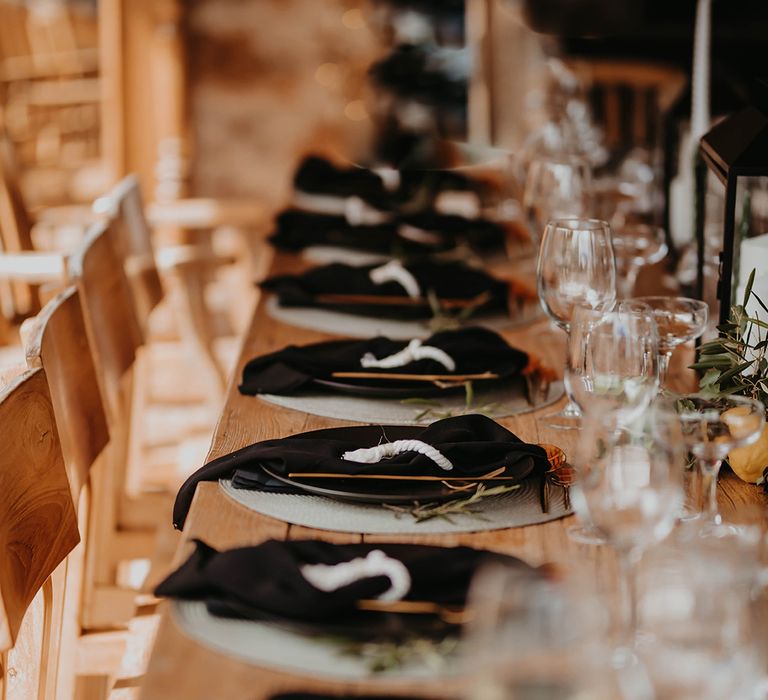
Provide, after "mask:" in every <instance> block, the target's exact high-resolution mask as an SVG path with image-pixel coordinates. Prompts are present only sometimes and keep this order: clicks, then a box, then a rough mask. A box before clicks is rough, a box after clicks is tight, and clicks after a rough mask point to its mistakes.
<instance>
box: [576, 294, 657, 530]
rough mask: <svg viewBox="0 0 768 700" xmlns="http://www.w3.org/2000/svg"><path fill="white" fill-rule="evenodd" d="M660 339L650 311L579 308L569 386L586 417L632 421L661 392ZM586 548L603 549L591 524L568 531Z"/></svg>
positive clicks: (641, 309) (646, 308)
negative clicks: (605, 414)
mask: <svg viewBox="0 0 768 700" xmlns="http://www.w3.org/2000/svg"><path fill="white" fill-rule="evenodd" d="M658 350H659V348H658V335H657V333H656V322H655V321H654V319H653V312H652V311H651V309H650V308H649V307H645V308H639V306H636V308H634V309H627V308H625V307H624V305H622V304H619V306H618V308H617V309H616V310H615V311H610V312H604V311H596V310H594V309H591V308H589V307H584V306H578V307H576V309H575V310H574V312H573V317H572V319H571V333H570V344H569V357H568V364H567V366H566V370H565V386H566V389H567V391H568V392H569V396H571V397H572V398H573V400H574V401H575V402H576V404H577V405H578V406H579V408H580V409H581V410H582V412H585V411H586V410H587V407H588V406H589V407H590V408H600V409H603V410H613V411H616V412H617V414H618V415H619V417H620V418H621V417H625V418H626V419H630V420H631V419H632V418H633V417H634V416H636V415H638V414H639V413H642V412H643V411H644V410H646V409H647V408H648V405H649V404H650V402H651V401H652V400H653V398H654V397H655V396H656V394H657V392H658ZM568 534H569V536H570V537H571V538H572V539H573V540H575V541H577V542H581V543H582V544H605V539H604V538H603V536H602V534H601V533H600V531H599V530H597V528H595V527H594V526H593V525H592V524H591V523H585V524H583V525H577V526H574V527H572V528H569V530H568Z"/></svg>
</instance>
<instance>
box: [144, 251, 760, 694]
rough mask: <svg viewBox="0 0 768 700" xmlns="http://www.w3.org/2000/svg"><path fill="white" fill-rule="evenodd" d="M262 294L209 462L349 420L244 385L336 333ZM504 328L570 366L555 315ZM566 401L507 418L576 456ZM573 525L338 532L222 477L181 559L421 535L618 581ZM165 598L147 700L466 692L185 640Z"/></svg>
mask: <svg viewBox="0 0 768 700" xmlns="http://www.w3.org/2000/svg"><path fill="white" fill-rule="evenodd" d="M301 266H302V263H301V262H300V261H299V259H298V258H297V257H295V256H292V255H287V254H278V255H277V256H275V259H274V261H273V264H272V271H273V272H283V271H287V270H295V269H297V268H298V267H301ZM263 301H264V300H263V299H262V300H261V301H260V302H259V303H258V305H257V307H256V309H255V313H254V315H253V321H252V324H251V327H250V329H249V331H248V333H247V334H246V337H245V339H244V342H243V346H242V349H241V352H240V358H239V361H238V364H237V367H236V368H235V373H234V375H233V378H232V381H231V382H230V386H229V389H228V394H227V397H226V401H225V405H224V408H223V411H222V414H221V417H220V419H219V422H218V424H217V426H216V429H215V432H214V436H213V440H212V445H211V449H210V452H209V454H208V460H211V459H213V458H215V457H219V456H221V455H224V454H228V453H230V452H232V451H234V450H237V449H239V448H241V447H244V446H245V445H248V444H251V443H254V442H258V441H260V440H267V439H270V438H278V437H284V436H286V435H291V434H293V433H298V432H303V431H307V430H314V429H318V428H328V427H335V426H340V425H344V424H345V423H343V422H340V421H336V420H331V419H327V418H322V417H318V416H312V415H308V414H305V413H301V412H298V411H293V410H290V409H286V408H282V407H279V406H276V405H273V404H268V403H266V402H264V401H261V400H259V399H258V398H256V397H253V396H243V395H241V394H240V393H239V392H238V390H237V383H238V380H239V378H240V376H241V372H242V368H243V365H244V364H245V363H246V362H247V361H248V360H249V359H250V358H252V357H254V356H257V355H261V354H264V353H267V352H272V351H274V350H278V349H280V348H282V347H284V346H285V345H288V344H291V343H293V344H305V343H311V342H318V341H322V340H327V339H330V338H331V337H332V336H330V335H325V334H322V333H318V332H314V331H310V330H304V329H300V328H295V327H292V326H287V325H285V324H283V323H280V322H278V321H275V320H273V319H271V318H270V317H269V316H268V315H267V313H266V311H265V308H264V303H263ZM503 335H504V336H505V337H506V338H507V340H508V341H509V342H510V343H512V344H513V345H515V346H517V347H519V348H521V349H523V350H527V351H529V352H532V353H535V354H536V355H538V356H539V357H540V358H541V359H542V360H544V361H545V362H546V363H548V364H549V365H550V366H552V367H554V368H556V369H558V370H559V369H560V368H561V367H562V363H563V359H562V358H563V354H564V335H563V334H562V333H561V332H560V331H557V330H556V329H553V328H552V327H551V326H550V324H549V323H548V322H547V321H541V322H538V323H536V324H533V325H531V326H528V327H526V328H524V329H516V330H514V331H509V332H505V333H504V334H503ZM688 359H689V357H685V356H683V357H676V358H673V370H672V372H671V374H672V375H674V376H675V378H676V380H677V381H678V382H681V383H682V382H685V383H688V382H690V381H691V375H690V374H689V373H688V370H685V369H681V368H684V367H685V366H686V365H687V360H688ZM675 360H676V362H675ZM561 405H562V402H561V404H557V405H555V406H550V407H547V408H544V409H541V410H539V411H536V412H530V413H526V414H523V415H519V416H514V417H510V418H506V419H502V420H500V421H499V422H500V423H502V424H503V425H505V426H506V427H507V428H509V429H510V430H512V432H514V433H515V434H516V435H518V436H519V437H520V438H522V439H523V440H526V441H528V442H533V443H544V442H548V443H553V444H557V445H559V446H561V447H562V448H563V449H564V450H565V451H566V454H572V453H573V449H574V446H575V439H576V437H577V432H576V431H558V430H551V429H548V428H547V427H546V426H543V425H541V424H540V423H539V422H538V419H539V418H540V416H541V415H542V414H546V413H550V412H551V411H553V410H556V409H558V408H559V407H560V406H561ZM719 494H720V501H721V507H722V509H723V512H724V513H727V512H729V511H730V510H732V509H734V508H735V507H737V506H738V505H739V504H740V503H745V502H751V503H754V502H761V503H763V504H764V505H768V498H766V497H765V496H764V495H763V494H762V493H761V491H760V490H759V489H757V488H756V487H754V486H749V485H746V484H744V483H743V482H741V481H739V480H738V479H737V478H736V477H734V476H733V475H732V474H730V473H728V474H725V475H724V476H723V478H722V479H721V488H720V490H719ZM574 522H575V520H574V518H573V517H568V518H561V519H559V520H555V521H552V522H549V523H545V524H542V525H534V526H529V527H520V528H511V529H505V530H493V531H489V532H480V533H470V534H447V535H362V534H354V533H338V532H330V531H326V530H315V529H311V528H306V527H299V526H295V525H289V524H287V523H285V522H282V521H279V520H275V519H272V518H269V517H266V516H263V515H260V514H258V513H254V512H252V511H250V510H248V509H247V508H245V507H243V506H242V505H240V504H238V503H235V502H234V501H232V500H231V499H229V498H228V497H227V496H226V495H224V494H223V493H222V492H221V490H220V489H219V486H218V484H216V483H214V482H207V483H201V484H199V485H198V487H197V491H196V494H195V498H194V501H193V503H192V506H191V509H190V511H189V515H188V516H187V521H186V525H185V529H184V533H183V537H182V544H181V547H180V549H179V551H178V553H177V557H176V562H175V564H179V563H180V562H181V561H183V560H184V559H185V558H186V556H187V555H188V553H189V551H190V547H191V545H190V544H189V542H190V540H191V539H193V538H200V539H203V540H205V541H206V542H208V543H209V544H211V545H212V546H214V547H216V548H217V549H224V548H231V547H236V546H243V545H253V544H258V543H259V542H262V541H263V540H266V539H271V538H277V539H304V538H317V539H324V540H330V541H334V542H361V541H362V542H382V541H387V542H419V543H422V544H435V545H442V546H454V545H460V544H461V545H470V546H473V547H476V548H483V549H489V550H495V551H499V552H503V553H506V554H511V555H515V556H518V557H520V558H522V559H524V560H525V561H527V562H529V563H530V564H533V565H539V564H543V563H554V564H557V565H560V566H563V567H566V568H567V566H568V564H569V562H573V561H576V560H578V562H579V566H580V568H581V569H582V570H583V571H584V570H586V571H587V572H591V571H593V572H594V577H595V581H596V582H602V584H603V585H605V584H606V582H610V581H611V580H613V578H614V567H615V561H614V557H613V555H612V552H611V551H610V550H609V549H608V548H606V547H600V546H586V545H579V544H576V543H574V542H573V541H571V540H570V539H569V538H568V535H567V530H568V528H569V527H570V526H572V525H573V524H574ZM164 605H165V609H164V612H163V617H162V620H161V624H160V629H159V632H158V636H157V640H156V642H155V646H154V649H153V651H152V654H151V657H150V661H149V666H148V669H147V674H146V676H145V680H144V683H143V685H142V693H141V698H142V699H143V700H167V699H168V698H176V697H178V698H185V700H198V699H199V700H204V699H205V700H209V699H211V698H224V697H226V698H262V697H269V696H270V695H272V694H273V693H275V692H284V691H289V690H290V691H296V690H302V691H312V692H329V693H334V692H336V693H340V692H344V693H351V694H353V693H355V692H361V691H365V692H368V693H371V692H377V693H380V692H387V693H392V694H407V693H409V692H419V693H420V694H423V695H425V696H429V695H430V694H438V695H443V696H445V695H453V694H456V692H457V690H456V688H455V687H453V688H441V687H440V686H438V685H435V684H430V685H421V686H417V687H409V686H408V685H405V684H403V683H402V682H399V683H396V684H392V683H391V682H389V683H387V682H385V681H382V680H380V679H377V680H372V681H366V682H357V683H338V682H331V681H326V680H323V681H320V680H318V679H315V678H302V677H300V676H297V675H292V674H288V673H285V672H282V671H277V670H274V669H268V668H262V667H258V666H253V665H249V664H246V663H243V662H241V661H237V660H235V659H232V658H229V657H226V656H224V655H221V654H218V653H216V652H214V651H211V650H209V649H207V648H205V647H203V646H201V645H199V644H197V643H196V642H194V641H192V640H191V639H189V638H188V637H186V636H185V635H184V634H183V633H182V632H181V631H180V629H179V628H178V626H177V625H176V623H175V622H174V620H173V619H172V617H171V616H170V614H169V609H168V606H167V604H164Z"/></svg>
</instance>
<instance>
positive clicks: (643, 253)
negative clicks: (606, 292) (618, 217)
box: [613, 223, 667, 299]
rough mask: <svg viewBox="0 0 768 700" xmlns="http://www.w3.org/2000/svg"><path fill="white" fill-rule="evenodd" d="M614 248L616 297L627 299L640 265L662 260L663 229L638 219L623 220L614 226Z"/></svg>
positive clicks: (663, 250)
mask: <svg viewBox="0 0 768 700" xmlns="http://www.w3.org/2000/svg"><path fill="white" fill-rule="evenodd" d="M613 250H614V253H615V254H616V282H617V285H618V291H619V298H620V299H627V298H628V297H631V296H632V292H633V291H634V289H635V283H636V282H637V275H638V273H639V272H640V268H641V267H643V266H644V265H653V264H655V263H657V262H659V261H661V260H663V259H664V256H665V255H666V254H667V241H666V237H665V235H664V229H662V228H660V227H658V226H651V225H649V224H641V223H627V224H623V225H622V226H620V227H618V228H615V229H614V232H613Z"/></svg>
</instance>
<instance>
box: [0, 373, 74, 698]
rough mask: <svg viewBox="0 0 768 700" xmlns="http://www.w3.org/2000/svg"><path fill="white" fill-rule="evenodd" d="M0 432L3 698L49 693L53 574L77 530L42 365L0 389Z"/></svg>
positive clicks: (56, 625)
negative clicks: (1, 447)
mask: <svg viewBox="0 0 768 700" xmlns="http://www.w3.org/2000/svg"><path fill="white" fill-rule="evenodd" d="M0 434H2V435H3V449H2V451H0V543H2V551H3V565H2V566H1V567H0V652H1V653H2V673H1V674H0V679H1V680H2V685H3V688H2V691H3V692H2V697H3V698H6V699H7V700H11V699H14V700H15V699H17V698H18V699H19V700H21V699H22V698H24V699H25V700H26V699H32V698H36V699H41V698H53V697H55V693H56V675H57V672H58V667H59V664H58V658H57V654H58V646H59V634H60V630H61V613H62V610H63V607H62V600H63V590H62V588H61V586H60V585H56V583H57V582H54V579H53V578H52V574H54V572H55V571H56V569H57V567H58V566H59V565H60V564H61V562H63V561H64V559H65V557H67V555H69V554H70V552H72V550H73V549H74V548H75V546H76V545H77V543H78V542H79V540H80V536H79V534H78V527H77V514H76V512H75V506H74V503H73V501H72V492H71V489H70V484H69V479H68V476H67V472H66V468H65V462H64V458H63V455H62V451H61V446H60V443H59V434H58V430H57V427H56V421H55V418H54V411H53V405H52V401H51V396H50V393H49V391H48V384H47V380H46V377H45V373H44V371H43V370H42V369H34V370H30V371H28V372H25V373H24V374H22V375H20V376H19V377H17V378H16V379H15V380H14V381H13V382H12V383H11V384H9V385H8V386H6V387H5V388H2V389H0ZM58 583H60V581H59V582H58Z"/></svg>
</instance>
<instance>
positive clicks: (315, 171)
mask: <svg viewBox="0 0 768 700" xmlns="http://www.w3.org/2000/svg"><path fill="white" fill-rule="evenodd" d="M293 184H294V187H295V188H296V189H297V190H301V191H302V192H308V193H311V194H327V195H332V196H336V197H352V196H355V197H359V198H360V199H362V200H363V201H365V202H368V204H371V205H372V206H374V207H377V208H379V209H388V208H389V207H390V206H391V205H392V202H393V196H392V194H391V193H390V192H389V191H388V190H387V189H386V188H385V187H384V181H383V180H382V178H381V176H380V175H378V174H377V173H375V172H373V171H372V170H368V169H367V168H360V167H357V166H350V167H347V168H344V167H341V166H338V165H334V164H333V163H331V162H330V161H327V160H325V159H324V158H319V157H317V156H309V157H307V158H305V159H304V161H303V162H302V163H301V165H300V166H299V168H298V170H297V171H296V174H295V175H294V177H293Z"/></svg>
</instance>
